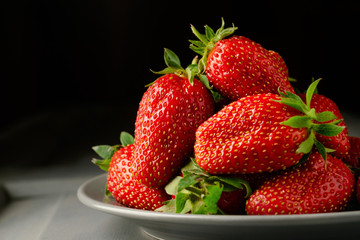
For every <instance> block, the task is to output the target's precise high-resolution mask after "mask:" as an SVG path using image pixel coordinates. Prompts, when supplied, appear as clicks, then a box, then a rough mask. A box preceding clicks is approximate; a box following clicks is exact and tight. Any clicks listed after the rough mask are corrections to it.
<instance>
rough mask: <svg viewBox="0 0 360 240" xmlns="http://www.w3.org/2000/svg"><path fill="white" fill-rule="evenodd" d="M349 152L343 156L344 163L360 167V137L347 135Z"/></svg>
mask: <svg viewBox="0 0 360 240" xmlns="http://www.w3.org/2000/svg"><path fill="white" fill-rule="evenodd" d="M349 142H350V149H349V154H348V155H346V156H345V157H344V158H343V161H344V163H346V164H348V165H349V166H350V167H353V168H360V138H359V137H353V136H349Z"/></svg>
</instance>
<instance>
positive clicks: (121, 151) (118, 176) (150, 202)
mask: <svg viewBox="0 0 360 240" xmlns="http://www.w3.org/2000/svg"><path fill="white" fill-rule="evenodd" d="M124 138H127V139H126V140H124ZM122 145H123V146H113V147H111V146H107V145H103V146H96V147H94V150H95V151H96V152H97V153H98V154H99V155H100V156H101V157H103V158H105V159H104V160H97V159H95V160H93V162H94V163H95V164H97V165H99V166H100V167H101V168H102V169H103V170H105V171H108V172H109V173H108V178H107V189H108V191H109V193H110V194H111V195H112V196H113V197H114V198H115V199H116V201H117V202H119V203H121V204H123V205H125V206H128V207H132V208H137V209H143V210H154V209H156V208H159V207H161V206H162V205H163V202H165V201H167V200H168V199H169V196H168V195H167V194H166V192H165V190H164V189H163V188H149V187H147V186H145V185H143V184H141V183H139V182H137V181H135V180H134V179H133V172H134V169H133V167H132V162H133V152H134V149H135V145H134V144H133V138H132V137H129V134H127V133H125V132H123V133H122Z"/></svg>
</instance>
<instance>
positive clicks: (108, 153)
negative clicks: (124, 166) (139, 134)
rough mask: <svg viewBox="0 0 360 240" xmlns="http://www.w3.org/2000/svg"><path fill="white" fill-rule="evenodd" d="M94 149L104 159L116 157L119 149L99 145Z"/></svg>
mask: <svg viewBox="0 0 360 240" xmlns="http://www.w3.org/2000/svg"><path fill="white" fill-rule="evenodd" d="M92 149H93V150H94V151H95V152H96V153H97V154H98V155H99V156H100V157H102V158H103V159H109V158H111V157H112V155H114V153H115V152H116V150H117V149H118V147H117V146H110V145H98V146H94V147H92Z"/></svg>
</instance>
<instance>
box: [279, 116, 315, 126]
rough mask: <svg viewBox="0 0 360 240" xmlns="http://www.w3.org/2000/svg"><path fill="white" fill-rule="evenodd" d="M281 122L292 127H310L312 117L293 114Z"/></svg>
mask: <svg viewBox="0 0 360 240" xmlns="http://www.w3.org/2000/svg"><path fill="white" fill-rule="evenodd" d="M281 124H283V125H286V126H289V127H292V128H310V127H311V126H312V122H311V118H310V117H308V116H293V117H291V118H289V119H288V120H286V121H284V122H282V123H281Z"/></svg>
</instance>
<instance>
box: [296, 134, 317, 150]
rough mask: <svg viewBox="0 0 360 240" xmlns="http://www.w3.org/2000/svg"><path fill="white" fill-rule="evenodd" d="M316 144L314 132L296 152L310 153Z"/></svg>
mask: <svg viewBox="0 0 360 240" xmlns="http://www.w3.org/2000/svg"><path fill="white" fill-rule="evenodd" d="M314 143H315V134H314V132H313V131H311V132H310V134H309V136H308V138H307V139H306V140H305V141H303V142H302V143H301V144H300V145H299V148H298V149H297V150H296V153H309V152H310V151H311V149H312V147H313V146H314Z"/></svg>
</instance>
